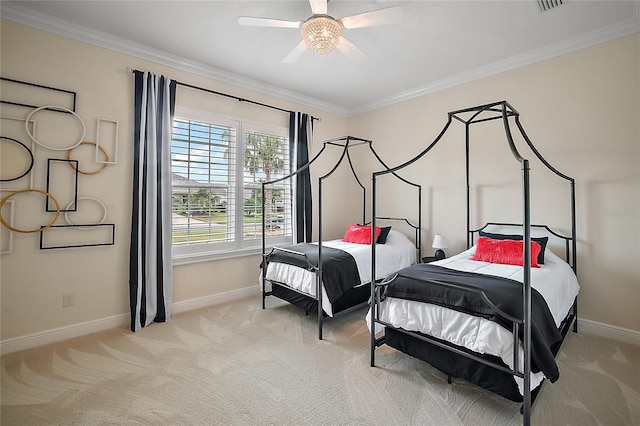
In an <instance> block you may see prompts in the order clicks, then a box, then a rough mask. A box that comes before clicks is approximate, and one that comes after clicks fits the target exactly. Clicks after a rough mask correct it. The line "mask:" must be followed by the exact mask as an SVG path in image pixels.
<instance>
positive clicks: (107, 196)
mask: <svg viewBox="0 0 640 426" xmlns="http://www.w3.org/2000/svg"><path fill="white" fill-rule="evenodd" d="M1 31H2V33H1V38H2V46H1V47H2V76H3V77H7V78H14V79H17V80H21V81H27V82H33V83H38V84H43V85H48V86H52V87H57V88H63V89H67V90H72V91H75V92H77V94H78V98H77V112H78V115H79V116H80V117H81V118H82V120H83V121H84V123H85V125H86V129H87V132H86V137H85V140H88V141H95V132H96V124H95V123H96V119H97V118H98V117H101V118H108V119H110V120H116V121H118V123H119V149H118V159H117V160H118V162H117V164H114V165H110V166H109V167H107V168H106V170H105V171H104V172H102V173H99V174H96V175H93V176H83V175H81V176H80V177H79V183H78V195H79V196H91V197H96V198H98V199H100V200H101V201H102V202H103V203H104V204H105V206H106V208H107V212H108V213H107V219H106V221H105V223H115V224H116V244H115V245H114V246H105V247H90V248H70V249H57V250H45V251H42V250H39V248H38V234H37V233H36V234H19V233H14V246H13V252H12V253H9V254H3V255H1V257H0V262H1V264H0V267H1V274H0V278H1V286H2V288H1V290H2V291H1V297H2V300H1V303H2V314H1V317H2V333H1V337H2V340H3V341H6V340H7V339H12V338H17V337H20V336H28V335H32V334H37V333H42V332H45V331H47V330H54V329H58V328H63V327H69V326H74V325H77V324H83V323H87V322H91V321H94V320H102V319H104V318H110V317H113V316H119V315H120V316H121V315H123V314H128V312H129V300H128V298H129V293H128V263H129V260H128V252H129V233H130V223H131V220H130V214H131V213H130V210H131V189H130V188H131V185H132V138H133V87H134V79H133V75H132V74H131V73H129V72H127V67H131V68H135V69H142V70H144V69H149V70H152V71H154V72H156V73H163V74H165V75H167V76H169V77H171V78H174V79H176V80H178V81H184V82H187V83H190V84H193V85H196V86H203V87H206V88H209V89H212V90H217V91H222V92H226V93H230V94H233V95H236V96H241V97H246V98H249V99H252V100H256V101H259V102H264V103H268V104H273V105H276V106H279V107H281V108H285V109H293V110H299V111H304V112H308V113H310V114H312V115H314V116H316V117H320V118H321V121H320V122H317V123H316V124H315V142H314V145H313V146H312V148H311V151H312V154H314V153H315V152H317V150H318V149H319V148H320V146H321V145H322V144H321V142H322V141H324V140H326V139H329V138H334V137H338V136H342V135H344V133H345V131H346V119H345V118H343V117H339V116H336V115H333V114H330V113H327V112H324V111H318V110H314V109H312V108H308V107H304V106H301V105H296V104H293V103H291V102H288V101H284V100H281V99H276V98H273V97H269V96H265V95H263V94H260V93H255V92H251V91H249V90H246V89H243V88H240V87H233V86H230V85H228V84H223V83H220V82H218V81H213V80H210V79H207V78H204V77H201V76H197V75H192V74H189V73H186V72H182V71H178V70H175V69H170V68H167V67H165V66H160V65H157V64H153V63H149V62H146V61H142V60H140V59H136V58H133V57H130V56H126V55H123V54H119V53H116V52H113V51H110V50H105V49H101V48H97V47H94V46H91V45H88V44H84V43H79V42H76V41H71V40H69V39H65V38H62V37H58V36H55V35H52V34H48V33H45V32H41V31H38V30H34V29H32V28H29V27H26V26H22V25H19V24H16V23H13V22H9V21H4V20H3V21H2V28H1ZM177 99H178V102H180V101H183V100H185V99H186V100H187V101H188V100H193V99H195V100H196V101H197V102H199V104H198V106H199V107H211V108H215V107H217V106H222V107H224V108H225V109H224V113H225V114H227V115H230V116H233V115H234V114H244V116H245V118H249V119H253V120H257V121H266V122H272V123H277V122H278V121H279V124H284V125H285V126H288V115H287V114H284V113H276V112H273V111H271V110H269V109H265V108H261V107H252V106H251V105H250V104H246V103H239V102H237V101H232V100H226V99H225V98H220V97H215V96H213V95H211V96H208V99H206V100H203V96H202V93H201V92H197V91H193V90H190V89H184V88H179V89H178V95H177ZM0 107H1V108H2V115H11V116H19V117H22V118H25V117H26V116H27V115H28V114H29V113H30V110H29V109H26V108H20V107H15V108H14V107H10V106H7V105H6V104H1V105H0ZM61 122H62V121H61ZM63 123H64V126H65V127H64V128H51V130H53V131H54V132H55V133H58V134H60V135H63V136H61V138H62V141H63V142H64V141H65V140H66V141H69V140H76V139H74V138H77V132H78V125H77V122H75V121H72V120H70V119H66V120H64V121H63ZM2 124H3V126H4V125H5V124H6V123H5V122H4V121H3V123H2ZM7 130H8V129H7ZM41 130H43V132H42V136H43V137H42V140H43V141H45V140H46V141H49V139H46V138H48V137H49V135H46V136H45V133H46V132H47V130H48V129H47V130H44V129H41ZM12 131H18V132H19V129H18V130H15V129H12ZM52 134H53V133H52ZM3 136H5V132H3ZM64 137H66V138H67V139H64ZM18 138H19V139H22V140H25V141H28V140H29V139H28V137H27V136H26V134H19V136H18ZM50 144H53V142H50ZM68 145H69V144H68V143H60V145H59V146H68ZM65 154H66V152H65V151H49V150H45V149H43V148H39V147H38V148H37V149H36V159H37V160H38V161H37V163H36V166H37V170H36V176H35V187H36V188H40V189H44V188H45V186H46V172H45V171H46V159H47V158H49V157H53V158H64V156H65ZM77 154H78V155H82V154H83V152H81V151H80V150H78V151H77ZM74 156H75V154H74ZM81 169H82V168H81ZM91 170H94V168H91ZM6 186H7V185H5V186H4V187H6ZM9 187H11V186H10V185H9ZM6 194H7V193H6V192H2V196H4V195H6ZM342 197H343V195H342V194H333V195H331V194H329V195H328V200H329V201H330V202H331V203H332V204H333V205H346V206H347V208H349V206H350V203H351V201H349V199H343V198H342ZM27 198H28V197H27V196H24V197H23V196H20V198H19V200H20V201H21V202H20V203H16V204H21V205H22V204H26V203H25V202H23V201H24V200H26V199H27ZM34 199H35V202H34V205H36V208H33V209H27V208H19V206H17V205H16V219H17V220H18V223H17V224H16V227H18V228H21V229H33V227H34V226H35V227H38V226H39V225H42V224H44V223H47V222H49V221H50V220H51V217H52V214H51V213H49V214H46V213H44V212H42V211H41V209H42V203H41V196H39V197H34ZM340 220H342V219H340ZM58 223H65V221H64V218H62V217H61V218H60V219H59V222H58ZM343 226H344V225H343V224H339V223H338V224H334V223H333V222H332V219H331V217H329V223H328V226H327V228H328V229H327V233H328V234H331V233H333V234H335V233H336V232H338V231H337V230H338V229H340V228H342V227H343ZM6 235H7V234H6V232H5V233H3V234H2V237H3V238H4V237H5V236H6ZM258 264H259V256H258V255H254V256H247V257H240V258H234V259H227V260H219V261H211V262H204V263H195V264H188V265H180V266H176V267H175V268H174V298H173V301H174V302H175V303H180V302H185V301H189V300H191V299H198V298H206V297H207V296H211V295H214V294H219V293H224V292H228V291H233V290H238V289H244V288H247V287H250V286H257V277H258V274H259V268H258ZM63 293H74V294H75V306H73V307H69V308H63V307H62V295H63ZM256 297H259V293H258V291H257V290H256Z"/></svg>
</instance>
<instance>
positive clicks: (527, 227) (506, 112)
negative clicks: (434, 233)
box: [370, 101, 578, 425]
mask: <svg viewBox="0 0 640 426" xmlns="http://www.w3.org/2000/svg"><path fill="white" fill-rule="evenodd" d="M463 114H470V115H471V116H470V118H467V119H465V118H464V117H463V116H462V115H463ZM487 115H488V116H487ZM509 118H514V119H515V123H516V125H517V127H518V129H519V131H520V134H521V135H522V137H523V138H524V140H525V141H526V143H527V145H528V146H529V148H530V149H531V150H532V152H533V153H534V154H535V156H536V157H537V158H538V159H539V160H540V161H541V162H542V163H543V164H544V165H545V167H547V169H549V170H550V171H552V172H553V173H554V174H556V175H557V176H559V177H560V178H562V179H564V180H566V181H568V182H569V183H570V187H571V236H569V237H565V236H562V235H560V234H558V233H556V232H555V231H552V230H551V229H549V228H548V227H547V226H546V225H532V224H531V205H530V182H529V171H530V169H529V160H527V159H526V158H524V157H523V156H522V155H520V153H519V152H518V150H517V148H516V146H515V143H514V141H513V137H512V135H511V128H510V125H509ZM453 119H456V120H458V121H460V122H462V123H463V124H464V125H465V142H466V146H465V148H466V150H465V170H466V204H467V212H466V214H467V248H470V247H471V246H472V244H473V235H474V233H477V232H479V231H480V230H482V229H484V228H485V227H486V226H487V225H489V224H491V225H508V226H518V227H519V226H522V233H523V245H524V247H523V254H524V259H525V261H524V262H523V264H524V265H523V305H524V310H523V313H524V315H523V318H522V319H518V318H513V317H511V316H509V315H507V314H505V313H504V312H501V311H500V310H499V309H498V308H497V307H496V306H495V305H493V303H491V301H490V300H489V299H488V298H487V296H486V295H485V294H484V293H483V292H479V293H480V294H479V295H480V296H481V297H482V298H483V300H484V301H485V303H486V305H487V306H488V307H490V309H492V311H493V312H495V313H496V315H498V316H500V317H502V318H504V319H506V320H508V321H510V322H511V324H512V331H513V335H514V355H513V356H514V359H513V364H514V366H513V369H509V368H508V367H507V366H505V365H504V364H498V363H493V362H491V361H488V360H486V359H483V358H481V357H478V356H474V355H473V354H469V353H468V352H465V351H462V350H460V349H459V348H457V347H456V346H455V345H452V344H448V343H447V342H443V341H439V340H435V339H433V338H430V337H429V336H426V335H423V334H420V333H416V332H411V331H407V330H403V329H399V328H395V327H394V326H393V325H391V324H388V323H386V322H384V321H382V320H380V319H379V313H380V297H381V289H382V288H383V287H385V286H386V285H388V284H390V283H391V282H392V281H393V278H392V279H390V280H388V281H384V282H382V283H379V284H376V285H373V286H372V287H371V300H372V302H373V303H372V305H371V319H370V322H371V323H370V330H371V367H374V366H375V349H376V347H378V346H381V345H383V344H384V343H385V341H384V336H382V337H380V338H376V331H375V324H376V323H378V324H381V325H383V326H384V327H391V328H393V329H394V330H395V331H398V332H401V333H403V334H406V335H409V336H412V337H415V338H418V339H420V340H422V341H426V342H428V343H431V344H433V345H436V346H439V347H441V348H444V349H447V350H449V351H452V352H455V353H457V354H459V355H462V356H464V357H467V358H471V359H473V360H475V361H477V362H480V363H482V364H485V365H489V366H491V367H493V368H495V369H497V370H500V371H504V372H507V373H508V374H513V375H515V376H518V377H521V378H522V379H523V380H524V395H523V405H522V408H521V412H522V415H523V424H524V425H529V424H530V423H531V405H532V402H533V399H535V397H536V396H537V392H538V391H539V389H540V387H541V386H542V385H540V386H539V387H538V388H537V389H536V390H535V391H534V392H533V395H532V390H531V253H530V251H531V249H530V248H531V228H532V227H542V228H545V229H546V230H547V231H549V232H550V233H551V234H552V235H554V236H556V237H558V238H561V239H564V240H565V250H566V261H567V263H569V265H570V266H571V268H572V269H573V271H574V273H577V266H576V259H577V255H576V244H577V241H576V211H575V180H574V179H573V178H571V177H569V176H567V175H565V174H563V173H561V172H559V171H558V170H557V169H555V168H554V167H553V166H551V164H549V162H548V161H547V160H545V159H544V157H543V156H542V155H541V154H540V152H539V151H538V150H537V149H536V148H535V147H534V146H533V143H532V142H531V140H530V139H529V137H528V136H527V134H526V132H525V131H524V128H523V127H522V124H521V123H520V114H519V113H518V111H516V110H515V109H514V108H513V107H512V106H511V105H510V104H509V103H508V102H507V101H499V102H495V103H491V104H486V105H480V106H476V107H471V108H466V109H461V110H458V111H452V112H449V113H448V120H447V123H446V124H445V126H444V128H443V129H442V131H441V132H440V134H439V135H438V136H437V137H436V139H435V140H434V141H433V142H432V143H431V144H430V145H429V146H427V148H425V149H424V150H423V151H422V152H421V153H420V154H418V155H417V156H416V157H414V158H412V159H411V160H409V161H407V162H405V163H403V164H401V165H399V166H397V167H394V168H392V169H388V170H383V171H378V172H375V173H373V176H372V185H373V186H372V188H373V189H372V192H373V196H372V204H373V205H372V210H371V214H372V217H373V218H374V219H373V224H372V226H373V227H375V217H376V179H377V178H378V177H379V176H383V175H386V174H388V173H395V172H396V171H398V170H401V169H403V168H405V167H407V166H409V165H411V164H413V163H414V162H416V161H418V160H419V159H420V158H422V157H423V156H424V155H425V154H427V153H428V152H429V151H430V150H431V149H432V148H433V147H434V146H435V145H436V143H438V142H439V141H440V139H441V138H442V136H443V135H444V134H445V133H446V131H447V129H448V128H449V125H450V124H451V122H452V120H453ZM497 119H502V122H503V125H504V130H505V134H506V137H507V142H508V145H509V148H510V150H511V153H512V155H513V157H514V158H515V159H516V161H518V162H519V163H520V165H521V168H522V203H523V211H524V213H523V222H522V224H501V223H489V224H486V225H485V226H483V227H482V228H480V229H473V230H472V229H471V221H470V186H469V141H470V137H469V136H470V132H469V130H470V126H471V124H476V123H482V122H487V121H492V120H497ZM372 249H373V250H372V263H373V266H372V268H373V269H374V270H375V245H372ZM428 282H430V283H436V284H439V285H444V286H449V287H454V288H460V287H458V286H456V285H455V284H451V283H445V282H440V281H435V280H432V281H428ZM462 289H463V290H465V291H470V290H466V289H464V288H462ZM470 292H472V291H470ZM572 323H573V330H574V332H577V331H578V330H577V298H576V300H574V303H573V307H572V309H571V310H570V312H569V313H568V314H567V317H566V318H565V320H564V321H563V323H562V324H561V326H560V332H561V334H562V338H563V340H564V337H565V335H566V333H567V331H568V330H569V328H570V327H571V324H572ZM520 329H522V330H523V350H524V366H523V367H524V372H522V373H521V372H519V370H520V368H519V362H518V351H519V346H520V345H519V344H518V340H519V338H518V335H519V332H520ZM558 350H559V348H558ZM554 355H555V354H554ZM448 380H449V382H450V381H451V377H450V376H449V377H448Z"/></svg>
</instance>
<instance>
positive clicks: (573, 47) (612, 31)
mask: <svg viewBox="0 0 640 426" xmlns="http://www.w3.org/2000/svg"><path fill="white" fill-rule="evenodd" d="M637 32H640V1H637V0H636V1H635V3H634V12H633V15H632V16H631V17H630V18H629V19H627V20H626V21H625V22H622V23H620V24H618V25H614V26H610V27H608V28H603V29H601V30H598V31H592V32H590V33H586V34H583V35H581V36H579V37H573V38H571V39H567V40H565V41H563V42H561V43H558V44H554V45H550V46H546V47H544V48H540V49H535V50H532V51H530V52H526V53H523V54H519V55H515V56H512V57H511V58H507V59H504V60H501V61H498V62H494V63H493V64H489V65H486V66H482V67H479V68H476V69H474V70H471V71H468V72H464V73H461V74H457V75H454V76H451V77H448V78H445V79H442V80H439V81H436V82H434V83H430V84H427V85H424V86H421V87H416V88H414V89H411V90H408V91H405V92H402V93H399V94H397V95H393V96H390V97H387V98H383V99H379V100H377V101H375V102H371V103H367V104H363V105H361V106H360V107H357V108H355V109H354V110H352V111H350V113H349V116H353V115H357V114H362V113H365V112H369V111H373V110H376V109H379V108H383V107H386V106H389V105H393V104H396V103H398V102H403V101H407V100H409V99H413V98H417V97H419V96H423V95H428V94H430V93H434V92H438V91H440V90H444V89H448V88H451V87H455V86H458V85H460V84H464V83H469V82H471V81H474V80H479V79H482V78H486V77H490V76H492V75H496V74H499V73H502V72H505V71H510V70H513V69H516V68H520V67H522V66H525V65H529V64H533V63H536V62H540V61H543V60H546V59H551V58H554V57H557V56H560V55H564V54H567V53H571V52H574V51H577V50H580V49H584V48H587V47H591V46H595V45H596V44H600V43H604V42H607V41H611V40H615V39H617V38H621V37H625V36H628V35H631V34H635V33H637Z"/></svg>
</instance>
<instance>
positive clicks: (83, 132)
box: [24, 105, 87, 151]
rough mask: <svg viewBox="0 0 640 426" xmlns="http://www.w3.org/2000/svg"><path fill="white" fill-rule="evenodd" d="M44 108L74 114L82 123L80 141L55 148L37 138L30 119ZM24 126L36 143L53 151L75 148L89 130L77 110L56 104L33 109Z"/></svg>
mask: <svg viewBox="0 0 640 426" xmlns="http://www.w3.org/2000/svg"><path fill="white" fill-rule="evenodd" d="M43 109H47V110H54V111H60V112H67V113H69V114H71V115H73V116H74V117H75V118H76V119H77V120H78V122H79V123H80V126H81V127H82V135H80V139H78V141H77V142H75V143H74V144H73V145H71V146H67V147H64V148H54V147H52V146H47V145H45V144H43V143H42V142H40V141H39V140H37V139H36V137H35V136H34V135H33V134H32V133H31V130H30V129H29V121H31V120H32V117H33V115H34V114H36V113H37V112H38V111H42V110H43ZM24 128H25V129H26V130H27V134H28V135H29V137H30V138H31V140H32V141H34V142H35V143H37V144H38V145H40V146H41V147H43V148H45V149H50V150H52V151H66V150H68V149H73V148H75V147H76V146H78V145H80V143H81V142H82V140H83V139H84V135H85V133H86V130H87V129H86V128H85V126H84V122H83V121H82V119H81V118H80V116H79V115H78V114H76V113H75V111H72V110H70V109H67V108H63V107H60V106H55V105H49V106H43V107H40V108H36V109H34V110H33V111H31V114H29V116H28V117H27V119H26V120H25V121H24Z"/></svg>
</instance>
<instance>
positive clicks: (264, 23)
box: [238, 16, 301, 28]
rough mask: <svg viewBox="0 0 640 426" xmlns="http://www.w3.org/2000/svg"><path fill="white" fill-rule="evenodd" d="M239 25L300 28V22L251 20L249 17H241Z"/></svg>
mask: <svg viewBox="0 0 640 426" xmlns="http://www.w3.org/2000/svg"><path fill="white" fill-rule="evenodd" d="M238 23H239V24H240V25H248V26H252V27H279V28H300V24H301V22H300V21H283V20H281V19H270V18H253V17H251V16H241V17H239V18H238Z"/></svg>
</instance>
